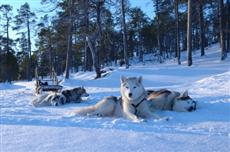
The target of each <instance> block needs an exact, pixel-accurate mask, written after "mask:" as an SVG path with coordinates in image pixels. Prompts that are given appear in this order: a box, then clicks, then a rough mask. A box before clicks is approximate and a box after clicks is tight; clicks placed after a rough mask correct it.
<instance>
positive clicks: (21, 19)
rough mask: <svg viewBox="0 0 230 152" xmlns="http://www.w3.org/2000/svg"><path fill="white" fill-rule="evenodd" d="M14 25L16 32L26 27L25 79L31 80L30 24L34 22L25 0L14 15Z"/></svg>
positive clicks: (33, 15) (33, 16)
mask: <svg viewBox="0 0 230 152" xmlns="http://www.w3.org/2000/svg"><path fill="white" fill-rule="evenodd" d="M15 18H16V20H15V25H16V26H15V27H14V30H17V31H18V33H19V32H22V31H21V30H22V29H26V33H27V44H28V45H27V46H28V48H27V52H28V54H29V63H28V64H29V66H28V75H27V80H28V81H31V80H32V67H31V64H32V60H31V51H32V50H31V37H30V35H31V30H30V28H31V25H32V24H34V23H35V14H34V13H33V12H31V10H30V6H29V4H28V3H27V2H26V3H25V4H23V5H22V6H21V7H20V9H18V15H16V16H15Z"/></svg>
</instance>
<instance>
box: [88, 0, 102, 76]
mask: <svg viewBox="0 0 230 152" xmlns="http://www.w3.org/2000/svg"><path fill="white" fill-rule="evenodd" d="M103 5H104V1H101V0H100V1H97V2H96V12H97V30H96V32H95V33H94V34H93V35H91V36H89V37H88V36H87V37H86V40H87V42H88V46H89V48H90V51H91V55H92V59H93V65H94V68H95V72H96V78H95V79H97V78H100V77H101V67H100V62H99V47H100V46H99V44H100V43H101V29H102V28H101V10H102V6H103Z"/></svg>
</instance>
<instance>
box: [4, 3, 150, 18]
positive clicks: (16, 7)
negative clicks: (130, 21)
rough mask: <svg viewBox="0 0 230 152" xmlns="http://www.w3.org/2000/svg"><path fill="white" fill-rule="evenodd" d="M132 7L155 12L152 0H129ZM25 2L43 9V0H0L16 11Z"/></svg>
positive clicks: (35, 10)
mask: <svg viewBox="0 0 230 152" xmlns="http://www.w3.org/2000/svg"><path fill="white" fill-rule="evenodd" d="M129 1H130V4H131V7H136V6H139V7H141V9H142V10H143V11H144V12H145V13H146V14H147V15H148V16H149V17H151V16H152V14H153V4H152V0H129ZM25 2H28V3H29V5H30V7H31V9H32V11H34V12H37V11H39V9H42V7H44V6H42V5H41V4H40V2H41V0H0V5H1V4H10V5H11V6H13V8H14V11H15V12H16V10H17V9H19V8H20V6H21V5H23V4H24V3H25Z"/></svg>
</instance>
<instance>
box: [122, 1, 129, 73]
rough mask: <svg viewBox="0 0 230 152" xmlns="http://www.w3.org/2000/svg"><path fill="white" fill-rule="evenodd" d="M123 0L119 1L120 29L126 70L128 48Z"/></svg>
mask: <svg viewBox="0 0 230 152" xmlns="http://www.w3.org/2000/svg"><path fill="white" fill-rule="evenodd" d="M124 5H125V4H124V0H121V14H122V28H123V46H124V60H125V65H126V69H128V68H129V59H128V53H127V52H128V49H127V48H128V47H127V32H126V23H125V6H124Z"/></svg>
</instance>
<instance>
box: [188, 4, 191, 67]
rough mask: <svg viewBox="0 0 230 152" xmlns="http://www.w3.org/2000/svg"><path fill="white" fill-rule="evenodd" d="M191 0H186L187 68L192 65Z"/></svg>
mask: <svg viewBox="0 0 230 152" xmlns="http://www.w3.org/2000/svg"><path fill="white" fill-rule="evenodd" d="M191 1H192V0H188V23H187V58H188V66H191V65H192V24H191V23H192V22H191V19H192V18H191V17H192V16H191V15H192V12H191V11H192V10H191V8H192V6H191V4H192V2H191Z"/></svg>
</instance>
